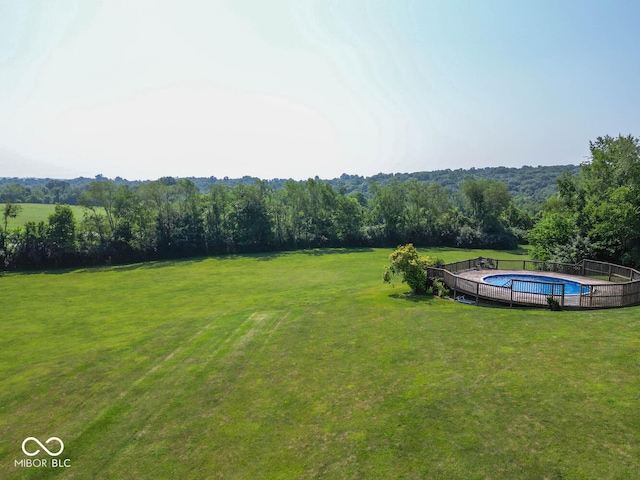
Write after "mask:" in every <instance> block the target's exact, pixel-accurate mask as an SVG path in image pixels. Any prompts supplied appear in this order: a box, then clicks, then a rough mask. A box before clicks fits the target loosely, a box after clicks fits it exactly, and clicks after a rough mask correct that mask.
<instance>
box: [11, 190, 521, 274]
mask: <svg viewBox="0 0 640 480" xmlns="http://www.w3.org/2000/svg"><path fill="white" fill-rule="evenodd" d="M370 189H371V193H370V196H369V197H367V196H365V195H364V194H362V193H361V192H356V193H353V194H349V195H347V194H345V192H344V191H336V190H335V189H334V188H333V187H332V186H331V185H330V184H329V183H326V182H322V181H318V180H315V179H309V180H307V181H306V182H296V181H292V180H289V181H287V182H285V184H284V186H283V187H282V188H280V189H275V188H273V187H271V186H269V185H268V184H267V183H265V182H262V181H256V182H254V183H253V184H250V185H245V184H238V185H236V186H233V187H231V186H225V185H213V186H212V187H211V188H210V190H209V191H208V192H207V193H201V192H200V191H199V189H198V188H197V187H196V185H195V184H194V182H192V181H191V180H188V179H178V180H177V179H173V178H162V179H159V180H156V181H152V182H144V183H142V184H140V185H135V186H129V185H124V184H117V183H116V182H114V181H112V180H108V179H101V180H94V181H92V182H91V183H90V184H89V185H88V186H87V188H86V189H85V190H84V191H83V192H82V193H81V194H80V196H79V197H78V203H79V204H80V205H82V206H83V207H84V208H83V210H84V215H83V218H75V217H74V214H73V211H72V209H71V208H70V207H69V206H68V205H63V204H57V205H56V207H55V211H54V213H53V214H52V215H50V216H49V218H48V219H47V221H41V222H27V223H26V224H25V225H24V227H23V228H20V229H13V230H12V229H8V228H7V219H8V218H10V217H13V216H16V215H19V212H16V205H15V204H11V203H7V204H5V207H4V212H3V215H4V223H3V225H2V226H0V265H1V266H2V268H5V269H39V268H51V267H67V266H80V265H91V264H104V263H124V262H133V261H143V260H151V259H162V258H176V257H186V256H197V255H211V254H220V253H240V252H258V251H275V250H288V249H299V248H316V247H383V246H384V247H388V246H396V245H398V244H400V243H408V242H413V243H416V244H421V245H442V246H458V247H492V248H510V247H516V246H517V244H518V242H519V241H522V239H523V237H524V235H525V234H526V231H527V230H528V229H529V228H530V227H531V226H532V224H533V223H532V220H531V216H530V215H529V214H527V213H526V212H524V211H523V210H521V209H519V208H518V207H517V206H516V205H515V204H514V201H513V198H512V195H511V193H510V192H509V189H508V188H507V186H506V185H505V184H504V183H501V182H498V181H495V180H490V179H481V180H467V181H466V182H464V184H463V185H462V187H461V189H460V191H459V192H456V193H455V194H454V193H452V192H450V191H449V190H448V189H445V188H443V187H441V186H440V185H438V184H426V183H422V182H418V181H416V180H413V181H409V182H399V181H392V182H390V183H389V184H388V185H385V186H380V185H377V184H376V183H373V184H371V185H370Z"/></svg>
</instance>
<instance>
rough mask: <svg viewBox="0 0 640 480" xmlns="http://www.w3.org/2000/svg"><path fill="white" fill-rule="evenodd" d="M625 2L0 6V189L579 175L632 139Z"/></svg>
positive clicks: (632, 30) (629, 12)
mask: <svg viewBox="0 0 640 480" xmlns="http://www.w3.org/2000/svg"><path fill="white" fill-rule="evenodd" d="M639 25H640V2H638V1H637V0H629V1H604V0H603V1H589V0H580V1H562V0H550V1H545V0H540V1H538V0H522V1H519V0H503V1H497V0H496V1H494V0H482V1H481V0H477V1H454V0H440V1H428V0H415V1H410V0H386V1H385V0H366V1H365V0H362V1H359V0H339V1H330V0H315V1H311V0H300V1H288V0H230V1H223V0H202V1H200V0H180V1H178V0H164V1H162V0H122V1H120V0H105V1H98V0H29V1H24V0H0V176H34V177H44V176H50V177H58V178H69V177H75V176H79V175H84V176H90V177H93V176H94V175H97V174H103V175H105V176H107V177H111V178H113V177H115V176H121V177H124V178H128V179H155V178H158V177H160V176H165V175H173V176H182V177H184V176H192V175H194V176H216V177H224V176H229V177H239V176H243V175H251V176H257V177H261V178H265V179H270V178H274V177H282V178H296V179H304V178H307V177H312V176H315V175H318V176H320V177H321V178H332V177H336V176H339V175H340V174H342V173H349V174H359V175H372V174H375V173H378V172H385V173H392V172H413V171H422V170H438V169H443V168H452V169H455V168H469V167H472V166H475V167H485V166H500V165H504V166H522V165H533V166H536V165H558V164H568V163H580V162H581V161H583V160H584V157H585V156H586V155H587V154H588V146H589V141H590V140H595V138H596V137H597V136H602V135H606V134H609V135H618V134H619V133H622V134H624V135H626V134H632V135H634V136H638V135H640V95H639V93H640V47H639V45H640V28H639V27H638V26H639Z"/></svg>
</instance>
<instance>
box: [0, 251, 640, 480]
mask: <svg viewBox="0 0 640 480" xmlns="http://www.w3.org/2000/svg"><path fill="white" fill-rule="evenodd" d="M424 253H432V254H433V253H435V254H436V255H438V256H440V257H442V258H444V259H445V260H446V261H453V260H459V259H463V258H468V257H472V256H477V255H478V254H481V255H492V256H495V257H498V258H513V257H515V256H517V254H511V255H510V254H507V253H504V252H486V251H485V252H478V251H472V250H444V249H439V250H437V251H436V250H429V251H424ZM389 254H390V250H382V249H375V250H361V251H358V250H318V251H306V252H296V253H283V254H273V255H266V254H265V255H246V256H232V257H218V258H206V259H205V258H203V259H195V260H187V261H174V262H156V263H147V264H139V265H131V266H124V267H108V268H95V269H86V270H74V271H63V272H50V273H33V274H7V275H4V276H2V277H0V289H1V290H0V291H1V292H2V295H1V296H0V312H1V315H2V317H1V318H2V321H1V322H0V431H1V432H2V436H1V437H0V478H38V479H40V478H77V479H85V478H97V479H113V478H122V479H129V478H131V479H145V478H149V479H164V478H167V479H169V478H179V479H191V478H192V479H204V478H225V479H228V478H237V479H256V478H323V479H325V478H335V479H344V478H366V479H369V478H372V479H384V478H390V479H396V478H413V479H422V478H442V479H486V478H490V479H503V478H504V479H514V478H531V479H542V478H550V479H551V478H563V479H583V478H593V479H607V478H612V479H613V478H634V477H637V475H638V472H640V440H639V439H640V381H639V378H640V377H639V374H640V308H627V309H619V310H602V311H589V312H575V311H566V312H549V311H545V310H518V309H513V310H510V309H503V308H487V307H475V306H470V305H461V304H456V303H454V302H451V301H448V300H441V299H437V298H435V299H434V298H418V299H416V298H415V297H410V296H406V295H404V294H403V292H405V291H406V290H407V288H406V286H405V285H402V284H398V285H395V286H394V287H392V286H389V285H385V284H383V283H382V280H381V276H382V272H383V270H384V267H385V265H386V264H387V261H388V255H389ZM28 436H34V437H37V438H39V439H41V441H43V442H44V441H45V440H46V439H48V438H50V437H53V436H56V437H60V438H61V439H62V440H63V441H64V444H65V450H64V453H63V454H62V455H61V456H60V457H59V458H61V459H63V458H68V459H70V462H71V464H70V466H69V467H68V468H57V469H53V468H22V467H16V466H15V463H14V462H15V460H16V459H18V460H19V459H22V458H26V457H25V455H24V454H23V453H22V451H21V444H22V441H23V440H24V439H25V438H26V437H28ZM34 458H49V457H48V456H46V455H44V454H43V453H41V454H39V455H38V456H37V457H34Z"/></svg>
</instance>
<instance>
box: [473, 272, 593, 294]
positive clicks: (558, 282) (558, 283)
mask: <svg viewBox="0 0 640 480" xmlns="http://www.w3.org/2000/svg"><path fill="white" fill-rule="evenodd" d="M482 280H483V281H484V282H486V283H488V284H490V285H497V286H499V287H511V285H512V284H513V290H514V291H515V292H526V293H539V294H543V295H551V294H552V293H553V295H562V284H563V283H564V294H565V295H578V294H580V293H583V294H585V293H589V287H588V286H587V285H580V284H579V283H578V282H574V281H572V280H567V279H566V278H558V277H548V276H546V275H533V274H519V273H514V274H504V275H488V276H486V277H484V278H483V279H482ZM539 282H544V283H539Z"/></svg>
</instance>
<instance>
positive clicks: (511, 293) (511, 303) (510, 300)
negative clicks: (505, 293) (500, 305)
mask: <svg viewBox="0 0 640 480" xmlns="http://www.w3.org/2000/svg"><path fill="white" fill-rule="evenodd" d="M509 307H513V281H512V282H511V292H510V293H509Z"/></svg>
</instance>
